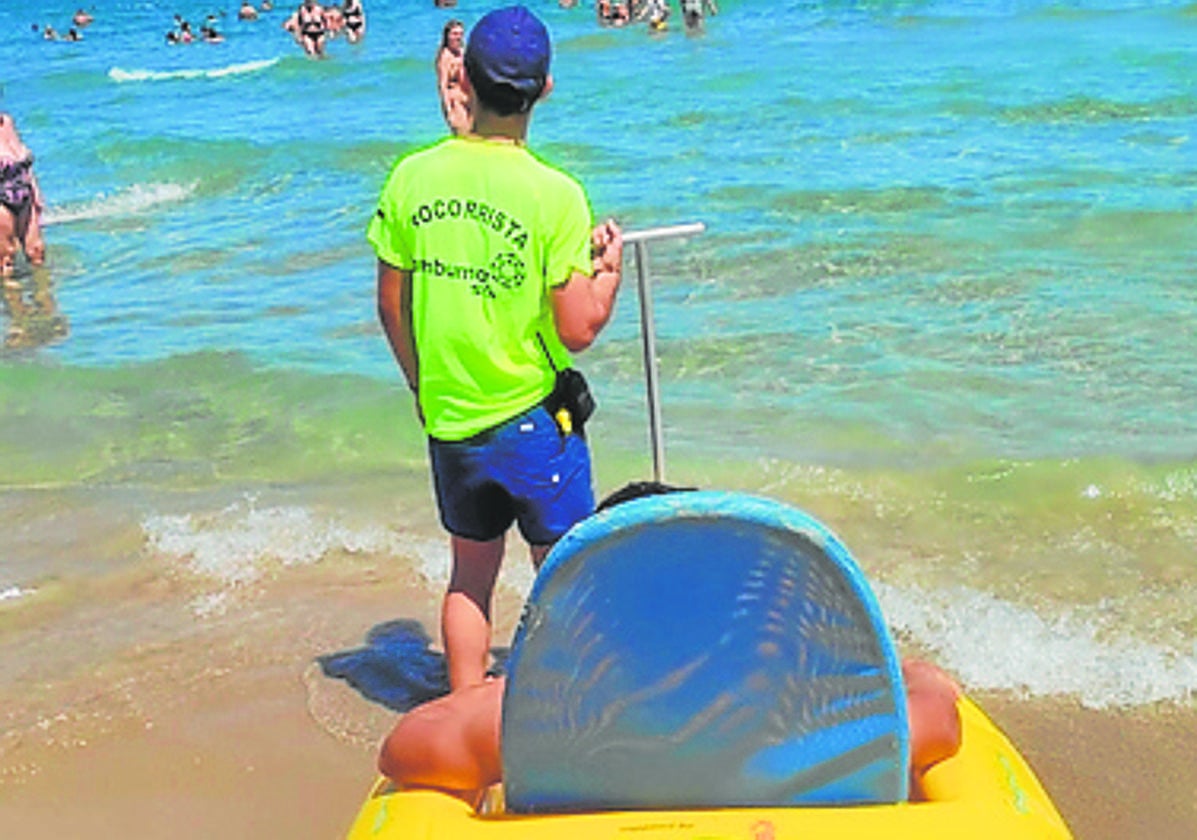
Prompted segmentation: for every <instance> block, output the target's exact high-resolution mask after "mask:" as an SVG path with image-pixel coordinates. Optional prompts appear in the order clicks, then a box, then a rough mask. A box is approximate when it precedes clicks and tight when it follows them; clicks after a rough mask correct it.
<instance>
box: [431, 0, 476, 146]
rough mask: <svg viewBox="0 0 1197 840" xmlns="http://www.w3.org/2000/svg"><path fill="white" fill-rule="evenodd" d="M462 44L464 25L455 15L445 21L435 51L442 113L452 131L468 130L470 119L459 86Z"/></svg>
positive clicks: (463, 42) (468, 103) (462, 73)
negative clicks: (452, 18) (439, 42)
mask: <svg viewBox="0 0 1197 840" xmlns="http://www.w3.org/2000/svg"><path fill="white" fill-rule="evenodd" d="M464 44H465V25H464V24H462V22H461V21H459V20H456V19H454V20H451V21H449V22H448V23H446V24H445V28H444V30H442V32H441V45H440V48H439V49H438V50H437V51H436V88H437V93H438V94H439V95H440V98H441V114H442V115H443V116H444V118H445V123H446V124H447V125H448V126H449V130H450V131H452V132H453V133H454V134H465V133H467V132H468V131H469V130H470V123H471V120H470V102H469V97H467V96H466V94H465V91H464V90H462V87H461V79H462V76H463V75H464V74H465V68H464V67H463V66H462V56H463V54H464Z"/></svg>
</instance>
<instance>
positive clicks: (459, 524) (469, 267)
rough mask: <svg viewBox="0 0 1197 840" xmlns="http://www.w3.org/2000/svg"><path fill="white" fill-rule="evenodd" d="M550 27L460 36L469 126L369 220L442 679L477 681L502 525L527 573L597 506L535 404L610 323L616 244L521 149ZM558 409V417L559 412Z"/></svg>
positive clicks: (514, 23)
mask: <svg viewBox="0 0 1197 840" xmlns="http://www.w3.org/2000/svg"><path fill="white" fill-rule="evenodd" d="M549 58H550V46H549V36H548V31H547V30H546V29H545V27H544V24H543V23H541V22H540V20H538V19H537V18H536V17H535V16H534V15H533V14H532V13H531V12H530V11H528V10H527V9H526V8H524V7H522V6H513V7H509V8H505V9H499V10H496V11H493V12H491V13H489V14H488V15H486V16H485V17H483V18H482V19H481V20H480V21H479V22H478V24H477V25H476V26H475V27H474V29H473V30H472V31H471V33H470V37H469V43H468V45H467V46H466V49H465V53H464V57H463V66H464V70H465V72H464V73H463V74H462V77H461V87H462V90H463V91H464V92H465V94H466V96H467V97H468V98H469V102H470V105H471V109H472V113H473V119H474V122H473V130H472V133H469V134H467V135H464V136H453V137H449V138H446V139H445V140H443V141H441V142H440V143H438V144H437V145H435V146H433V147H432V148H430V149H426V150H424V151H420V152H416V153H414V154H411V155H409V156H407V157H406V158H404V159H402V160H400V161H399V162H398V163H397V164H396V165H395V168H394V169H393V170H392V171H391V174H390V176H389V177H388V179H387V182H386V184H385V186H384V187H383V190H382V195H381V196H380V198H379V203H378V209H377V212H376V213H375V215H374V218H373V219H372V220H371V222H370V226H369V231H368V234H367V235H368V238H369V240H370V242H371V244H372V246H373V248H374V252H375V254H376V255H377V257H378V312H379V317H380V319H381V321H382V325H383V328H384V330H385V332H386V335H387V339H388V341H389V342H390V345H391V349H392V351H393V352H394V354H395V358H396V360H397V362H398V364H399V367H400V369H401V370H402V372H403V376H404V378H405V379H406V381H407V384H408V386H409V387H410V388H411V390H412V392H413V393H414V394H415V397H416V404H417V410H418V412H419V416H420V420H421V422H422V423H423V424H424V428H425V431H426V433H427V434H428V438H429V443H428V446H429V455H430V457H431V461H432V472H433V483H434V486H435V489H436V495H437V504H438V507H439V510H440V518H441V523H442V525H443V526H444V527H445V529H446V530H447V531H448V532H449V534H450V543H451V548H452V555H453V561H452V562H453V567H452V572H451V575H450V580H449V587H448V592H447V594H446V596H445V600H444V604H443V607H442V617H441V624H442V634H443V636H444V643H445V650H446V657H447V660H448V667H449V684H450V686H451V688H452V689H453V690H454V691H459V690H461V689H464V688H466V687H468V686H471V685H477V684H478V683H481V682H482V681H483V678H484V676H485V673H486V666H487V658H488V656H489V651H490V634H491V625H490V607H491V596H492V593H493V590H494V585H495V578H496V576H497V574H498V571H499V567H500V565H501V564H502V561H503V554H504V541H505V538H506V533H507V531H508V530H509V528H510V527H511V525H512V524H513V523H515V524H518V526H519V529H520V533H521V534H522V535H523V537H524V538H525V540H527V542H528V544H529V546H530V549H531V553H532V558H533V562H534V563H535V564H537V565H539V563H540V561H541V560H542V559H543V558H544V556H545V555H546V554H547V553H548V551H549V549H550V547H551V546H552V545H553V543H554V542H556V541H557V540H558V539H559V538H560V537H561V536H562V535H563V534H564V533H565V532H566V531H567V530H569V528H570V527H571V526H572V525H573V524H574V523H576V522H578V521H579V520H581V519H582V518H584V517H586V516H588V515H589V514H590V513H591V512H592V511H593V510H594V494H593V489H592V487H591V473H590V452H589V449H588V447H587V444H586V441H585V439H584V438H583V437H582V436H581V434H580V433H579V431H580V430H578V429H572V428H567V426H566V420H565V419H562V420H557V419H555V416H554V414H551V413H550V411H549V409H548V408H547V407H546V401H547V400H548V398H549V397H550V395H551V394H552V393H553V392H554V388H555V383H556V379H557V374H556V371H557V370H561V369H564V368H568V367H569V366H570V359H569V352H568V351H570V350H572V351H579V350H583V349H585V348H586V347H588V346H589V345H590V344H591V343H592V342H593V341H594V340H595V339H596V338H597V336H598V334H599V332H600V331H601V330H602V328H603V327H604V326H605V325H606V323H607V321H608V319H609V318H610V317H611V310H612V307H613V306H614V302H615V294H616V291H617V290H618V288H619V284H620V279H621V263H622V257H623V237H622V234H621V232H620V230H619V228H618V226H616V225H615V223H614V222H611V221H608V222H605V223H603V224H600V225H598V226H597V227H594V228H593V229H592V228H591V224H592V221H591V215H590V208H589V204H588V202H587V200H586V194H585V193H584V191H583V190H582V187H581V185H580V184H578V183H577V181H575V180H574V179H573V178H572V177H570V176H569V175H567V174H565V173H564V172H561V171H560V170H557V169H554V168H552V167H550V166H548V165H546V164H545V163H543V162H541V161H540V160H539V159H538V158H536V157H535V156H533V155H532V154H531V153H530V152H529V151H528V149H527V148H526V147H525V142H526V139H527V133H528V125H529V122H530V120H531V116H532V110H533V107H534V106H535V104H536V103H537V102H538V101H539V100H540V99H541V98H542V97H543V96H544V95H545V94H547V93H548V92H549V90H550V89H551V87H552V78H551V77H550V75H549ZM555 411H556V409H554V412H555Z"/></svg>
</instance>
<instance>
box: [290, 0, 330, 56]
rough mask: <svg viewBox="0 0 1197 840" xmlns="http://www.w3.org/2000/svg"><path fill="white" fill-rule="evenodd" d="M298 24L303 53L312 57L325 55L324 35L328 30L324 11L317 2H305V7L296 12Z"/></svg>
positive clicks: (311, 0) (313, 0)
mask: <svg viewBox="0 0 1197 840" xmlns="http://www.w3.org/2000/svg"><path fill="white" fill-rule="evenodd" d="M295 18H296V23H297V24H298V25H299V43H300V44H301V45H302V46H303V51H304V52H306V53H307V54H308V55H312V56H317V57H319V56H323V55H324V35H325V30H326V29H327V26H326V21H325V19H324V9H322V8H320V5H319V4H318V3H317V2H316V0H303V5H302V6H300V7H299V8H298V9H297V10H296V12H295Z"/></svg>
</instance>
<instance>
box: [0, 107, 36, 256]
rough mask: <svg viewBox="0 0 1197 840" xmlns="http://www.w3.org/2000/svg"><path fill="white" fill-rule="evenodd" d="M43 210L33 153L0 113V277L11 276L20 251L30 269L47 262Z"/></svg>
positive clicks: (13, 124) (13, 126) (15, 126)
mask: <svg viewBox="0 0 1197 840" xmlns="http://www.w3.org/2000/svg"><path fill="white" fill-rule="evenodd" d="M43 209H45V204H44V202H43V200H42V191H41V188H40V187H39V186H38V183H37V176H36V175H34V174H33V152H31V151H29V148H28V147H27V146H26V145H25V144H24V142H22V140H21V135H20V134H19V133H18V132H17V125H16V123H15V122H14V121H13V118H12V117H11V116H10V115H9V114H6V113H4V112H2V111H0V276H3V277H8V276H10V275H11V274H12V270H13V260H14V258H15V257H16V254H17V250H18V248H19V249H20V250H22V251H23V252H24V254H25V258H26V259H27V260H28V261H29V264H30V265H34V266H39V265H41V264H42V263H43V262H44V261H45V258H46V244H45V241H44V240H43V239H42V225H41V216H42V210H43Z"/></svg>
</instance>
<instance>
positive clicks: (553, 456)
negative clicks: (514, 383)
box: [428, 406, 594, 545]
mask: <svg viewBox="0 0 1197 840" xmlns="http://www.w3.org/2000/svg"><path fill="white" fill-rule="evenodd" d="M428 452H429V455H430V456H431V459H432V479H433V484H434V485H435V487H436V500H437V505H438V506H439V508H440V515H441V524H442V525H443V526H444V527H445V530H447V531H448V532H449V533H450V534H453V535H454V536H458V537H464V538H466V539H470V540H477V541H480V542H485V541H487V540H493V539H495V538H496V537H498V536H500V535H502V534H503V533H505V532H506V531H507V529H508V528H510V527H511V523H512V522H517V523H518V524H519V529H520V533H521V534H522V535H523V537H524V539H525V540H527V541H528V542H529V543H530V544H532V545H551V544H553V543H555V542H556V541H557V540H558V539H560V537H561V536H562V535H563V534H565V532H566V531H568V530H569V529H570V528H571V527H572V526H573V525H574V523H575V522H578V521H579V520H581V519H584V518H585V517H587V516H589V515H590V514H591V513H593V512H594V489H593V487H592V486H591V478H590V450H589V448H588V447H587V446H586V441H585V440H584V439H583V438H582V437H580V436H578V435H576V434H569V435H563V434H562V433H561V430H560V429H558V428H557V423H556V422H555V421H554V420H553V418H552V417H550V416H549V413H548V411H546V410H545V409H544V407H543V406H536V407H535V408H532V409H529V410H528V411H525V412H524V413H523V414H520V415H518V416H516V417H513V418H512V419H511V420H508V421H507V422H505V423H502V424H500V425H498V426H495V427H494V428H493V429H487V430H486V431H485V432H481V433H480V434H477V435H475V436H473V437H471V438H467V439H466V440H460V441H443V440H437V439H436V438H430V439H429V441H428Z"/></svg>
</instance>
